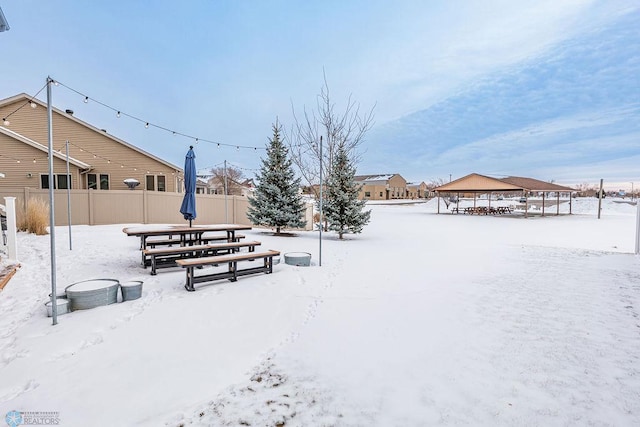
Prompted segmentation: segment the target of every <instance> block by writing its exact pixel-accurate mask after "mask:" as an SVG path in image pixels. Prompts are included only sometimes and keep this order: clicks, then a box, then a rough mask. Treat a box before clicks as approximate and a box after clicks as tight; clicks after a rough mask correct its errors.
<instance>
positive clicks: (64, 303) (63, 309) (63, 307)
mask: <svg viewBox="0 0 640 427" xmlns="http://www.w3.org/2000/svg"><path fill="white" fill-rule="evenodd" d="M44 306H45V307H47V316H49V317H52V316H53V305H52V304H51V301H47V302H46V303H45V304H44ZM56 306H57V307H58V310H57V314H58V316H60V315H61V314H67V313H68V312H69V300H67V299H63V298H56Z"/></svg>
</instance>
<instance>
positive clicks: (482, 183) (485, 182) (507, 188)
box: [434, 173, 576, 216]
mask: <svg viewBox="0 0 640 427" xmlns="http://www.w3.org/2000/svg"><path fill="white" fill-rule="evenodd" d="M434 191H435V192H436V196H437V197H438V213H440V197H439V195H440V194H441V193H449V194H451V193H454V194H457V195H459V194H461V193H463V194H469V193H471V194H473V205H474V207H475V204H476V196H477V195H478V194H484V193H489V194H491V193H495V192H500V193H507V192H511V193H515V192H519V193H522V195H523V196H524V195H526V194H527V193H542V216H544V214H545V211H544V210H545V203H544V202H545V198H546V195H547V193H552V192H553V193H555V195H556V198H557V205H556V206H557V211H556V215H560V193H569V194H571V193H572V192H575V191H576V190H575V189H573V188H571V187H565V186H562V185H558V184H554V183H552V182H546V181H540V180H537V179H533V178H524V177H519V176H510V177H507V178H499V179H498V178H491V177H489V176H485V175H480V174H477V173H472V174H469V175H467V176H463V177H462V178H459V179H456V180H455V181H452V182H449V183H448V184H445V185H441V186H440V187H437V188H435V189H434ZM458 200H459V197H458ZM489 205H491V197H489ZM571 209H572V205H571V197H569V214H571V212H572V211H571ZM527 211H528V200H527V201H525V211H524V212H525V216H527Z"/></svg>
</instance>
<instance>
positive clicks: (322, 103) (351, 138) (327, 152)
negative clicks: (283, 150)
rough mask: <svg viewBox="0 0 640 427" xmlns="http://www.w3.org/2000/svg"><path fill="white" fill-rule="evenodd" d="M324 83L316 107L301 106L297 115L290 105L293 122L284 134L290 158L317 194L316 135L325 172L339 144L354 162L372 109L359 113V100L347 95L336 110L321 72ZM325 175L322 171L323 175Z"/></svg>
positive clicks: (359, 153)
mask: <svg viewBox="0 0 640 427" xmlns="http://www.w3.org/2000/svg"><path fill="white" fill-rule="evenodd" d="M323 76H324V85H323V86H322V88H321V89H320V94H319V95H318V97H317V100H316V110H315V111H311V112H309V111H307V109H306V108H305V109H303V114H302V117H298V115H297V114H296V112H295V108H293V107H292V108H293V116H294V121H295V123H294V125H293V126H292V129H291V131H290V133H289V134H288V135H287V142H288V145H289V152H290V153H291V159H292V160H293V163H294V164H295V165H296V167H297V168H298V170H299V171H300V174H301V175H302V178H303V180H304V181H306V182H307V183H308V184H309V186H310V189H311V190H312V193H313V194H314V195H315V196H316V197H317V196H318V194H317V192H318V190H319V187H318V184H319V183H320V160H321V158H320V145H319V144H320V137H321V136H322V137H323V141H322V146H323V153H322V167H323V170H324V171H325V172H326V173H327V174H328V172H329V171H330V170H332V169H331V168H332V165H333V161H334V158H335V155H336V153H337V151H338V147H339V146H341V145H342V146H344V147H345V149H346V151H347V154H348V156H349V159H350V160H351V161H352V162H353V164H354V165H355V164H357V163H358V162H359V160H360V156H361V155H362V153H361V152H360V150H359V148H360V145H361V144H362V142H363V140H364V136H365V134H366V133H367V131H368V130H369V129H371V127H372V126H373V119H374V113H373V111H374V109H375V105H374V106H373V107H372V108H371V110H369V111H367V112H364V113H361V111H360V104H357V103H356V102H355V101H353V99H352V98H351V96H349V98H348V100H347V105H346V107H345V109H344V111H342V112H337V111H336V107H335V104H334V102H333V101H332V100H331V96H330V94H329V85H328V83H327V76H326V74H324V73H323ZM325 176H326V175H325Z"/></svg>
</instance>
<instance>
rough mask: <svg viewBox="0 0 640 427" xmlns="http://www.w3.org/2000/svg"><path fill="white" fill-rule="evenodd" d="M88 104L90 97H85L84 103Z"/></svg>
mask: <svg viewBox="0 0 640 427" xmlns="http://www.w3.org/2000/svg"><path fill="white" fill-rule="evenodd" d="M87 102H89V97H88V96H85V97H84V103H85V104H86V103H87Z"/></svg>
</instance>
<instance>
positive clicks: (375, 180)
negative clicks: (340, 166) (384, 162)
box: [353, 173, 398, 184]
mask: <svg viewBox="0 0 640 427" xmlns="http://www.w3.org/2000/svg"><path fill="white" fill-rule="evenodd" d="M397 175H398V174H397V173H387V174H378V175H356V176H354V177H353V179H354V181H355V182H359V183H364V184H386V183H387V182H388V181H389V180H390V179H391V178H393V177H394V176H397Z"/></svg>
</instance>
